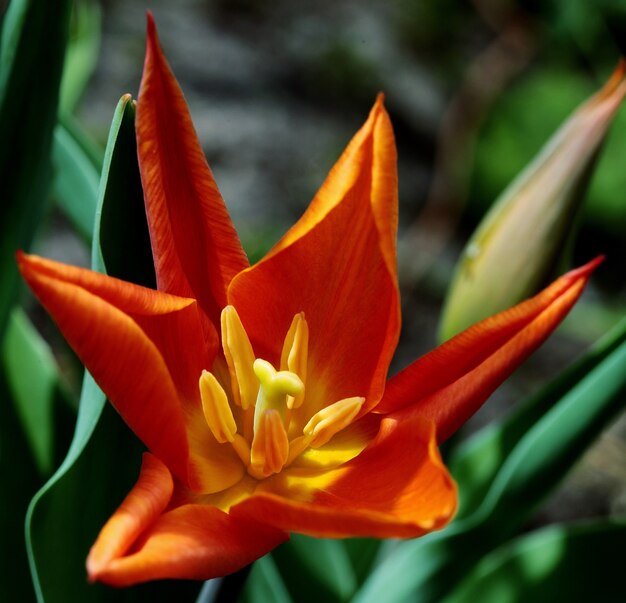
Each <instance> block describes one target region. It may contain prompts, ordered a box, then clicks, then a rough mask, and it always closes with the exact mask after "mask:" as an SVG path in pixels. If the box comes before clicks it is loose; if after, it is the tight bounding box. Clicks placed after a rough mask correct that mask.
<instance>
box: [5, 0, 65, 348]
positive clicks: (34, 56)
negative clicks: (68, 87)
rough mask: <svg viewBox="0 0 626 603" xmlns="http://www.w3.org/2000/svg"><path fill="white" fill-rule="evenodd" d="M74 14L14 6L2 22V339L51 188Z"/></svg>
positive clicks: (33, 1)
mask: <svg viewBox="0 0 626 603" xmlns="http://www.w3.org/2000/svg"><path fill="white" fill-rule="evenodd" d="M70 7H71V1H70V0H59V1H58V2H45V1H42V0H13V1H12V2H11V4H10V5H9V8H8V9H7V13H6V14H5V16H4V20H3V23H2V37H1V39H0V140H2V145H0V182H2V203H1V204H0V225H2V226H1V228H2V236H0V291H2V295H1V296H0V338H2V336H3V333H4V330H5V327H6V322H7V320H8V314H9V312H10V309H11V306H12V305H13V300H14V296H15V292H16V289H17V285H18V276H17V266H16V263H15V257H14V254H15V250H16V249H18V248H24V247H28V246H29V245H30V242H31V240H32V237H33V234H34V232H35V229H36V228H37V226H38V224H39V222H40V219H41V216H42V214H43V211H44V206H45V201H46V196H47V190H48V186H49V183H50V177H51V168H50V151H51V145H52V132H53V129H54V125H55V123H56V118H57V107H58V95H59V85H60V81H61V72H62V67H63V58H64V55H65V46H66V40H67V35H68V23H69V14H70Z"/></svg>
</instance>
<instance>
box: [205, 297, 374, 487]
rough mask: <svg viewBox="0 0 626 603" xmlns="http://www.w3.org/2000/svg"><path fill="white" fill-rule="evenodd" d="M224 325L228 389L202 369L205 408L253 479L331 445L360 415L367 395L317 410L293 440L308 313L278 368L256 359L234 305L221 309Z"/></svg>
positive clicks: (218, 435)
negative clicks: (291, 435) (290, 436)
mask: <svg viewBox="0 0 626 603" xmlns="http://www.w3.org/2000/svg"><path fill="white" fill-rule="evenodd" d="M221 327H222V346H223V349H224V357H225V359H226V364H227V366H228V373H229V377H230V383H229V384H226V387H224V386H223V385H222V384H221V383H220V381H218V379H217V378H216V377H215V375H213V374H212V373H210V372H209V371H202V375H201V376H200V383H199V385H200V398H201V400H202V409H203V411H204V417H205V419H206V422H207V425H208V426H209V429H210V430H211V433H212V434H213V436H214V437H215V439H216V440H217V441H218V442H220V443H222V444H229V445H231V446H232V447H233V448H234V450H235V452H236V453H237V454H238V455H239V458H240V459H241V460H242V462H243V463H244V464H245V465H246V467H247V468H248V473H249V474H250V475H251V476H252V477H254V478H256V479H264V478H266V477H269V476H270V475H272V474H274V473H279V472H280V471H281V470H282V469H283V468H284V467H286V466H288V465H289V464H290V463H291V462H293V460H294V459H295V458H296V457H298V456H299V455H300V454H302V452H304V451H305V450H306V449H307V448H308V447H311V448H319V447H320V446H323V445H324V444H326V443H327V442H328V441H329V440H330V439H331V438H332V437H333V436H334V435H335V434H336V433H338V432H339V431H341V430H342V429H344V428H345V427H347V426H348V425H350V423H352V421H353V420H354V418H355V417H356V416H357V414H358V412H359V410H360V409H361V406H363V402H365V398H361V397H353V398H344V399H342V400H339V401H338V402H334V403H332V404H330V405H328V406H326V407H325V408H322V410H320V411H319V412H316V413H315V414H314V415H313V416H312V417H311V418H310V420H309V421H308V423H307V424H306V425H305V426H304V428H303V429H302V434H301V435H297V436H296V437H295V438H293V439H292V440H291V441H290V440H289V437H288V433H289V427H290V423H291V414H292V411H293V409H294V408H299V407H300V406H302V404H303V402H304V399H305V395H306V394H305V381H306V376H307V375H306V372H307V358H308V346H309V328H308V325H307V322H306V320H305V318H304V313H302V312H301V313H299V314H296V315H295V316H294V318H293V321H292V323H291V327H290V328H289V331H288V332H287V336H286V337H285V342H284V344H283V349H282V354H281V360H280V370H278V371H277V370H276V369H275V368H274V367H273V366H272V365H271V364H270V363H269V362H267V361H266V360H262V359H261V358H255V356H254V351H253V350H252V345H251V343H250V339H249V338H248V335H247V333H246V331H245V329H244V327H243V324H242V323H241V320H240V318H239V315H238V314H237V311H236V310H235V308H234V307H233V306H226V308H224V310H223V311H222V316H221ZM228 386H230V387H228ZM228 390H229V393H227V391H228ZM235 416H237V418H238V420H236V419H235Z"/></svg>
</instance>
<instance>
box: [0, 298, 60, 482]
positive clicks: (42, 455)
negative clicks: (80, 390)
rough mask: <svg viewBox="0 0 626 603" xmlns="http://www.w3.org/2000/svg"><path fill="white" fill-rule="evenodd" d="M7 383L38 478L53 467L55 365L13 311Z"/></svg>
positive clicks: (6, 343)
mask: <svg viewBox="0 0 626 603" xmlns="http://www.w3.org/2000/svg"><path fill="white" fill-rule="evenodd" d="M2 361H3V364H4V370H5V373H6V375H7V382H8V386H9V389H10V392H11V397H12V399H13V400H14V403H15V406H16V411H17V413H18V416H19V419H20V422H21V424H22V426H23V429H24V431H25V433H26V437H27V439H28V442H29V444H30V448H31V451H32V454H33V458H34V459H35V463H36V465H37V468H38V470H39V473H40V475H48V474H50V473H51V471H52V468H53V431H54V427H53V403H54V394H55V389H56V387H57V384H58V373H57V366H56V362H55V360H54V357H53V356H52V352H51V351H50V348H49V346H48V344H47V343H46V342H45V341H44V340H43V338H42V337H41V335H39V333H38V332H37V330H36V329H35V327H34V326H33V325H32V324H31V322H30V321H29V319H28V317H27V316H26V314H24V312H23V311H22V310H20V309H19V308H15V309H14V310H13V312H12V313H11V318H10V320H9V326H8V329H7V333H6V336H5V339H4V346H3V349H2Z"/></svg>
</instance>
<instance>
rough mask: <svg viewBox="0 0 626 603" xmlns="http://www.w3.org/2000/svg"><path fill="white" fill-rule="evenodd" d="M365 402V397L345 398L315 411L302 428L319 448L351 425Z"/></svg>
mask: <svg viewBox="0 0 626 603" xmlns="http://www.w3.org/2000/svg"><path fill="white" fill-rule="evenodd" d="M363 402H365V398H360V397H355V398H344V399H343V400H339V402H335V403H334V404H331V405H330V406H327V407H326V408H322V410H320V411H319V412H317V413H315V414H314V415H313V416H312V417H311V419H310V421H309V422H308V423H307V424H306V425H305V426H304V429H303V430H302V433H303V434H304V435H305V436H307V437H309V438H311V441H310V444H309V445H310V446H311V447H312V448H319V447H320V446H323V445H324V444H326V442H328V440H330V439H331V438H332V437H333V436H334V435H335V434H336V433H338V432H340V431H341V430H342V429H344V428H345V427H347V426H348V425H350V423H352V421H353V419H354V417H356V416H357V414H358V412H359V410H361V406H363Z"/></svg>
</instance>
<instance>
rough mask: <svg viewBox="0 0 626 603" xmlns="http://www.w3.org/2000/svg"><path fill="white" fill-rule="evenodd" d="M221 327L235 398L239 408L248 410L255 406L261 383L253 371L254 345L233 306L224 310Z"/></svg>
mask: <svg viewBox="0 0 626 603" xmlns="http://www.w3.org/2000/svg"><path fill="white" fill-rule="evenodd" d="M221 325H222V347H223V348H224V356H225V357H226V363H227V364H228V371H229V373H230V380H231V384H232V390H233V398H234V401H235V404H237V406H241V408H243V409H244V410H247V409H248V408H250V407H252V406H254V401H255V400H256V397H257V392H258V391H259V382H258V381H257V380H256V378H255V376H254V371H253V369H252V365H253V364H254V352H253V350H252V344H251V343H250V340H249V339H248V335H247V333H246V330H245V329H244V328H243V324H241V319H240V318H239V314H237V310H235V308H234V307H233V306H226V307H225V308H224V309H223V310H222V316H221Z"/></svg>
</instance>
